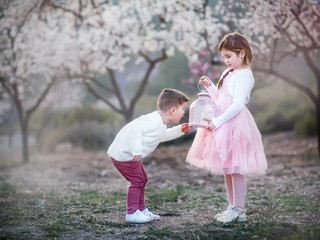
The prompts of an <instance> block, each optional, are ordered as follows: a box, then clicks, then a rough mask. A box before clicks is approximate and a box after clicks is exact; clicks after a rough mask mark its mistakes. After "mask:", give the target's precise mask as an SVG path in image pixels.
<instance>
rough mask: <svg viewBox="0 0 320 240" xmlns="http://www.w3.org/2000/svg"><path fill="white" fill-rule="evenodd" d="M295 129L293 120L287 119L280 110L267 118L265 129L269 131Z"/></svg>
mask: <svg viewBox="0 0 320 240" xmlns="http://www.w3.org/2000/svg"><path fill="white" fill-rule="evenodd" d="M292 129H293V121H292V120H289V119H287V118H286V117H285V116H283V114H281V113H280V112H276V113H275V114H273V115H271V116H270V117H268V118H267V120H266V122H265V128H264V131H266V132H268V133H274V132H282V131H289V130H292Z"/></svg>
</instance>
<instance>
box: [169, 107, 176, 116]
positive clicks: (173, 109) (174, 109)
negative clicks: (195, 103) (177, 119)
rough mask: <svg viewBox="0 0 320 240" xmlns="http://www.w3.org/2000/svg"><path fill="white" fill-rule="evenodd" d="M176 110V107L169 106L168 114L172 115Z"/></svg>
mask: <svg viewBox="0 0 320 240" xmlns="http://www.w3.org/2000/svg"><path fill="white" fill-rule="evenodd" d="M176 111H177V108H176V107H172V108H170V114H171V115H174V114H175V113H176Z"/></svg>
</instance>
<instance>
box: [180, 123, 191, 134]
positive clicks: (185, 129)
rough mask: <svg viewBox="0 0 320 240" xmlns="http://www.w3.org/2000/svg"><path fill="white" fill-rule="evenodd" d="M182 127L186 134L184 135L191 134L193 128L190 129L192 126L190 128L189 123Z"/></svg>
mask: <svg viewBox="0 0 320 240" xmlns="http://www.w3.org/2000/svg"><path fill="white" fill-rule="evenodd" d="M181 126H182V128H181V129H182V132H184V133H189V132H190V130H191V128H190V126H189V123H183V124H181Z"/></svg>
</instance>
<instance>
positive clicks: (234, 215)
mask: <svg viewBox="0 0 320 240" xmlns="http://www.w3.org/2000/svg"><path fill="white" fill-rule="evenodd" d="M234 220H238V221H239V222H245V221H246V210H245V209H242V208H240V207H232V208H231V210H230V211H228V212H227V213H226V214H225V215H224V216H222V217H218V218H217V221H218V222H222V223H229V222H232V221H234Z"/></svg>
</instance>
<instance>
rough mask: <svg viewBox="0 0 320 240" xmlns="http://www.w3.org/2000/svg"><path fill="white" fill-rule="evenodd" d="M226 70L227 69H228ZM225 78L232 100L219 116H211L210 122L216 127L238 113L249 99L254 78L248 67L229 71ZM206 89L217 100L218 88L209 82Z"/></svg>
mask: <svg viewBox="0 0 320 240" xmlns="http://www.w3.org/2000/svg"><path fill="white" fill-rule="evenodd" d="M226 71H228V69H227V70H226ZM226 71H225V72H226ZM225 72H224V73H225ZM224 73H223V74H224ZM226 78H229V79H228V83H227V84H228V85H227V90H228V92H229V94H230V95H231V96H232V97H233V101H232V104H231V105H230V106H229V107H228V108H227V109H226V111H225V112H224V113H222V114H221V115H220V116H217V117H215V118H212V123H213V125H214V126H215V127H216V128H218V127H220V126H221V125H222V124H223V123H225V122H226V121H228V120H230V119H231V118H233V117H234V116H236V115H237V114H238V113H240V111H241V110H242V108H243V107H244V106H245V105H246V104H247V103H248V102H249V101H250V94H251V90H252V88H253V86H254V78H253V74H252V71H251V70H250V69H239V70H234V71H232V72H229V74H228V76H227V77H226ZM225 80H226V79H225ZM225 80H224V82H225ZM220 89H221V88H220ZM207 90H208V92H209V94H210V96H211V97H212V99H213V100H214V101H217V100H218V97H219V93H220V90H218V88H217V87H216V86H215V85H213V84H211V86H209V87H208V88H207Z"/></svg>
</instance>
